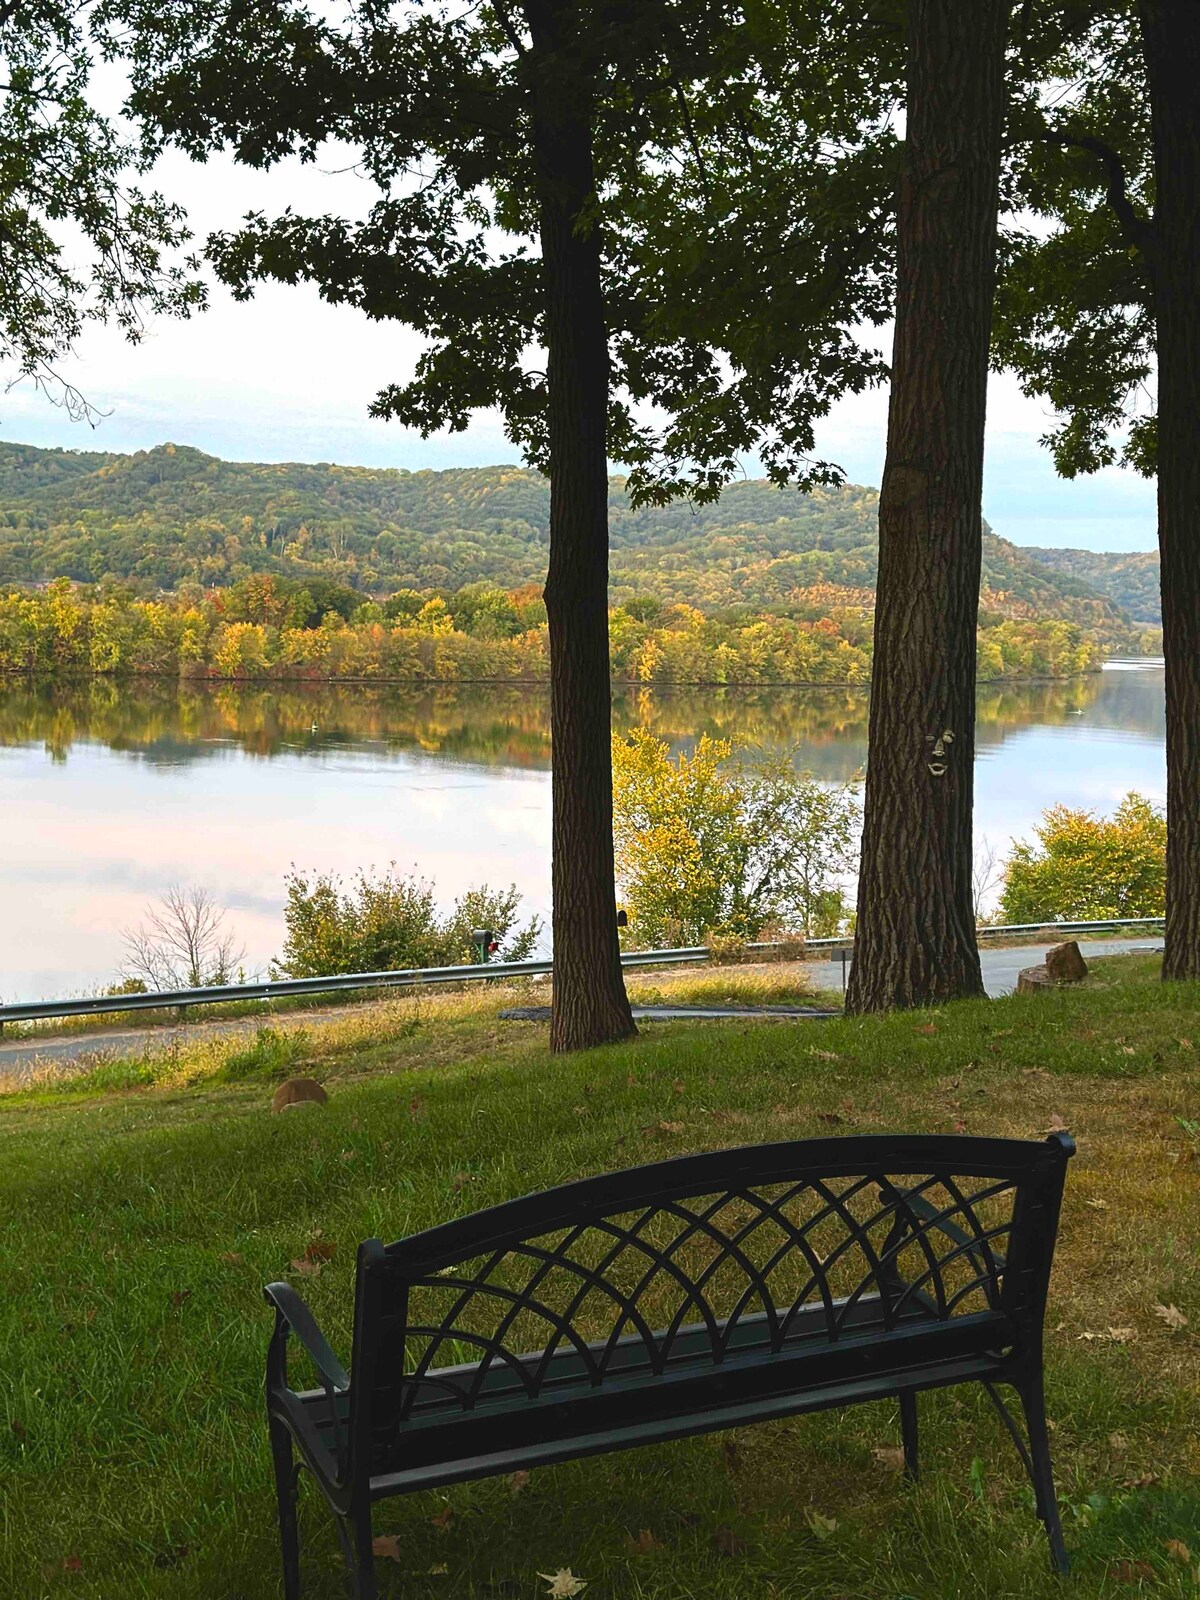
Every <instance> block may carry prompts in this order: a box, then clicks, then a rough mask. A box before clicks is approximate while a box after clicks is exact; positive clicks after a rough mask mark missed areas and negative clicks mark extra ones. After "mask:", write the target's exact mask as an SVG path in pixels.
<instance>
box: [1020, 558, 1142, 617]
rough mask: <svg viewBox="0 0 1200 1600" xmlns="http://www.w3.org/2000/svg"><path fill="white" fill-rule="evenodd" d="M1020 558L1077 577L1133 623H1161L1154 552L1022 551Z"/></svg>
mask: <svg viewBox="0 0 1200 1600" xmlns="http://www.w3.org/2000/svg"><path fill="white" fill-rule="evenodd" d="M1022 554H1023V555H1028V556H1032V557H1033V559H1034V560H1035V561H1038V562H1040V563H1041V564H1042V565H1043V566H1047V567H1049V568H1051V570H1052V571H1054V572H1060V573H1065V574H1066V575H1068V576H1070V577H1072V578H1078V579H1080V580H1081V581H1082V582H1083V583H1086V584H1087V585H1088V586H1089V588H1092V589H1094V590H1096V592H1097V593H1098V594H1102V595H1104V596H1106V597H1107V598H1108V599H1109V600H1111V601H1112V602H1113V603H1114V604H1115V605H1118V606H1120V607H1121V609H1122V610H1123V611H1126V612H1128V614H1129V615H1130V616H1131V617H1132V618H1133V620H1134V621H1135V622H1150V623H1154V624H1155V625H1158V624H1161V622H1162V595H1161V593H1160V592H1159V571H1158V551H1157V550H1130V551H1122V552H1102V551H1097V550H1034V549H1029V550H1023V551H1022Z"/></svg>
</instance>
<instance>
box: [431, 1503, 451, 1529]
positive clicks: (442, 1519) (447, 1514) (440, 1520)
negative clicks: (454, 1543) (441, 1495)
mask: <svg viewBox="0 0 1200 1600" xmlns="http://www.w3.org/2000/svg"><path fill="white" fill-rule="evenodd" d="M429 1520H430V1522H432V1523H433V1525H434V1527H435V1528H440V1529H441V1530H442V1532H443V1533H445V1531H446V1529H447V1528H448V1527H449V1526H450V1524H451V1523H452V1522H453V1521H454V1507H453V1506H443V1507H442V1509H441V1510H440V1511H439V1512H437V1513H436V1515H434V1516H432V1517H430V1519H429Z"/></svg>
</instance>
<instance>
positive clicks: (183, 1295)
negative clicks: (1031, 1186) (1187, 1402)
mask: <svg viewBox="0 0 1200 1600" xmlns="http://www.w3.org/2000/svg"><path fill="white" fill-rule="evenodd" d="M191 1298H192V1291H191V1290H190V1289H176V1290H175V1292H174V1294H172V1296H171V1304H172V1305H173V1306H181V1305H183V1304H184V1303H185V1302H186V1301H188V1300H190V1299H191ZM1184 1320H1185V1321H1186V1320H1187V1319H1186V1317H1185V1318H1184Z"/></svg>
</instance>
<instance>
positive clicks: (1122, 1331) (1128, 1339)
mask: <svg viewBox="0 0 1200 1600" xmlns="http://www.w3.org/2000/svg"><path fill="white" fill-rule="evenodd" d="M1078 1337H1079V1338H1080V1339H1085V1340H1086V1341H1087V1342H1088V1343H1089V1344H1091V1343H1093V1342H1094V1341H1095V1340H1097V1339H1104V1340H1107V1341H1108V1343H1109V1344H1131V1343H1132V1342H1133V1340H1134V1339H1136V1338H1137V1329H1136V1328H1105V1329H1104V1331H1103V1332H1102V1333H1081V1334H1079V1336H1078Z"/></svg>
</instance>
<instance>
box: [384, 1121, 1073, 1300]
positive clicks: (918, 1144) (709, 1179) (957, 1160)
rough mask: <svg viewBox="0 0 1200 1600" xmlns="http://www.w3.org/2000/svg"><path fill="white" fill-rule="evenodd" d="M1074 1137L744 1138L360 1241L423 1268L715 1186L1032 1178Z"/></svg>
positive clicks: (1058, 1160) (397, 1264)
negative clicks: (916, 1176)
mask: <svg viewBox="0 0 1200 1600" xmlns="http://www.w3.org/2000/svg"><path fill="white" fill-rule="evenodd" d="M1074 1154H1075V1141H1074V1139H1073V1138H1072V1137H1071V1135H1070V1134H1069V1133H1067V1132H1065V1131H1056V1132H1054V1133H1051V1134H1049V1135H1048V1136H1047V1137H1046V1138H1045V1139H993V1138H980V1137H976V1136H974V1135H970V1134H886V1133H884V1134H874V1133H873V1134H847V1135H844V1136H841V1137H837V1138H831V1139H830V1138H825V1139H792V1140H786V1141H782V1142H779V1143H775V1144H759V1145H736V1146H733V1147H732V1148H730V1149H727V1150H713V1151H707V1152H705V1153H703V1154H701V1155H688V1156H675V1157H672V1158H670V1159H668V1160H666V1161H655V1162H652V1163H650V1164H649V1165H647V1166H641V1167H629V1168H626V1169H625V1170H624V1171H621V1172H609V1173H602V1174H600V1175H598V1176H596V1177H592V1178H579V1179H576V1180H575V1181H573V1182H571V1183H564V1184H560V1185H559V1186H558V1187H556V1188H553V1189H547V1190H544V1191H542V1192H541V1193H538V1194H530V1195H525V1196H523V1197H522V1198H520V1199H517V1200H506V1201H503V1202H502V1203H501V1204H499V1205H495V1206H489V1207H488V1208H487V1209H486V1210H483V1211H476V1212H472V1213H470V1214H469V1215H467V1216H463V1217H456V1218H455V1219H454V1220H453V1221H452V1222H445V1223H441V1224H439V1226H437V1227H434V1228H428V1229H426V1230H425V1231H424V1232H422V1233H415V1234H412V1235H410V1237H408V1238H407V1239H400V1240H397V1241H396V1242H395V1243H394V1244H390V1245H387V1246H386V1247H385V1246H384V1245H383V1244H382V1243H381V1242H380V1241H379V1240H377V1239H369V1240H367V1241H366V1242H365V1243H364V1244H363V1245H362V1246H361V1248H360V1252H359V1259H360V1264H361V1266H363V1267H366V1268H376V1269H379V1268H382V1269H385V1270H386V1269H391V1270H394V1271H399V1272H400V1273H401V1275H402V1276H407V1275H408V1274H409V1273H422V1272H425V1271H427V1270H428V1269H429V1268H430V1267H432V1266H444V1265H450V1264H453V1263H454V1262H456V1261H458V1260H466V1259H468V1258H470V1257H472V1256H475V1255H478V1254H479V1253H480V1251H482V1250H497V1249H502V1248H504V1247H505V1246H506V1245H510V1244H515V1243H517V1242H519V1241H521V1240H523V1239H526V1238H528V1237H529V1236H530V1235H531V1234H532V1233H536V1232H549V1231H551V1230H552V1229H555V1228H561V1227H569V1226H571V1225H572V1224H575V1223H578V1222H581V1221H584V1220H586V1219H588V1218H590V1217H600V1216H604V1215H606V1214H609V1213H611V1212H614V1211H617V1210H620V1209H622V1208H627V1207H634V1206H642V1205H652V1204H654V1203H655V1202H656V1201H658V1200H662V1199H665V1198H668V1197H669V1198H671V1199H677V1200H679V1199H686V1198H688V1197H690V1196H695V1195H702V1194H706V1193H709V1192H711V1191H713V1190H716V1189H726V1190H730V1191H733V1190H737V1189H740V1188H744V1187H745V1186H747V1185H760V1184H772V1183H785V1182H796V1181H800V1180H803V1179H804V1178H805V1177H814V1178H818V1177H819V1178H838V1177H850V1176H856V1175H873V1174H875V1173H879V1174H881V1175H886V1174H900V1173H904V1172H923V1173H927V1174H933V1173H936V1172H938V1171H939V1170H940V1171H943V1172H946V1173H952V1174H954V1175H956V1176H959V1177H980V1178H988V1177H994V1178H1009V1179H1017V1180H1019V1179H1021V1178H1023V1177H1024V1178H1032V1177H1033V1176H1034V1175H1035V1174H1048V1173H1049V1172H1051V1171H1054V1170H1056V1169H1061V1170H1063V1171H1065V1167H1066V1163H1067V1161H1069V1160H1070V1158H1071V1157H1072V1156H1073V1155H1074Z"/></svg>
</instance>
